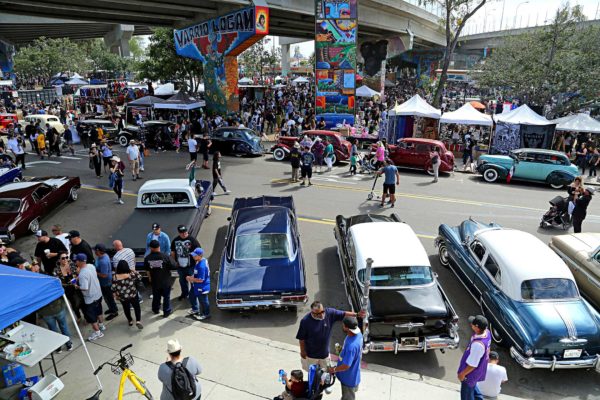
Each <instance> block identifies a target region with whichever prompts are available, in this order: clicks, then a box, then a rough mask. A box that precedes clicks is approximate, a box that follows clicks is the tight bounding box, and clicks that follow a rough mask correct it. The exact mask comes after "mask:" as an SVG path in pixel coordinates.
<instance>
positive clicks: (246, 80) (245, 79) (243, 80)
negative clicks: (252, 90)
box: [238, 78, 254, 84]
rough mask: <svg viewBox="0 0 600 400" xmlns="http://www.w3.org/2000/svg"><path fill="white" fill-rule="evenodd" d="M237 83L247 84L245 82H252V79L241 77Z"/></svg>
mask: <svg viewBox="0 0 600 400" xmlns="http://www.w3.org/2000/svg"><path fill="white" fill-rule="evenodd" d="M238 83H241V84H247V83H254V81H253V80H252V79H250V78H242V79H240V80H239V81H238Z"/></svg>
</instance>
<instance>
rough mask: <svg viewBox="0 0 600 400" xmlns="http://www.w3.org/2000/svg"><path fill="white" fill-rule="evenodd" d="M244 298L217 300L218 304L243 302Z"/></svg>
mask: <svg viewBox="0 0 600 400" xmlns="http://www.w3.org/2000/svg"><path fill="white" fill-rule="evenodd" d="M241 303H242V299H225V300H217V304H241Z"/></svg>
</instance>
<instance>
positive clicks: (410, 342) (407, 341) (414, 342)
mask: <svg viewBox="0 0 600 400" xmlns="http://www.w3.org/2000/svg"><path fill="white" fill-rule="evenodd" d="M400 343H401V344H402V346H418V345H419V338H418V337H408V338H402V339H401V341H400Z"/></svg>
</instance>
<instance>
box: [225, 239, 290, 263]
mask: <svg viewBox="0 0 600 400" xmlns="http://www.w3.org/2000/svg"><path fill="white" fill-rule="evenodd" d="M289 253H290V252H289V243H288V239H287V235H286V234H285V233H252V234H248V235H239V236H238V237H237V238H236V239H235V259H236V260H256V259H267V258H288V257H289Z"/></svg>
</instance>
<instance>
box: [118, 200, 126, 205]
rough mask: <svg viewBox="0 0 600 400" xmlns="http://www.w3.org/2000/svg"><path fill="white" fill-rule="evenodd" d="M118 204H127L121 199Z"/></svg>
mask: <svg viewBox="0 0 600 400" xmlns="http://www.w3.org/2000/svg"><path fill="white" fill-rule="evenodd" d="M117 203H119V204H125V202H124V201H123V200H121V199H119V201H118V202H117Z"/></svg>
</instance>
